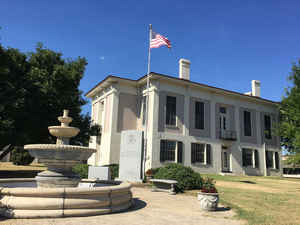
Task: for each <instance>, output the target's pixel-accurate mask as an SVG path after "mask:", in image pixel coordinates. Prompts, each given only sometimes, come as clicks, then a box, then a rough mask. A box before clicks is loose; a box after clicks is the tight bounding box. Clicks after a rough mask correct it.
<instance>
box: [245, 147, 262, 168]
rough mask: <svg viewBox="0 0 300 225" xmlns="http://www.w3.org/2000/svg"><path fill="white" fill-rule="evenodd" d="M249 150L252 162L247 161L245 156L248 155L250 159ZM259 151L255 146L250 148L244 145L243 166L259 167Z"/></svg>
mask: <svg viewBox="0 0 300 225" xmlns="http://www.w3.org/2000/svg"><path fill="white" fill-rule="evenodd" d="M247 151H248V156H246V152H247ZM249 152H251V153H250V154H251V155H250V159H251V160H250V161H251V163H246V162H245V161H244V160H246V159H245V156H246V157H248V159H249ZM259 158H260V157H259V151H258V150H257V149H254V148H248V147H243V148H242V166H243V167H244V168H253V169H259Z"/></svg>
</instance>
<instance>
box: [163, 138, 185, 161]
mask: <svg viewBox="0 0 300 225" xmlns="http://www.w3.org/2000/svg"><path fill="white" fill-rule="evenodd" d="M163 142H165V143H166V145H165V147H166V150H163V151H170V150H168V149H167V146H168V142H174V143H175V149H174V160H173V159H171V160H170V159H166V157H165V156H164V158H163V160H162V154H164V153H162V147H163V146H162V145H163ZM159 151H160V152H159V153H160V160H159V161H160V163H183V158H184V155H183V143H182V142H181V141H176V140H171V139H161V140H160V148H159ZM179 151H181V152H179ZM180 155H181V156H180Z"/></svg>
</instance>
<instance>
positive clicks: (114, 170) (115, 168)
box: [108, 164, 119, 180]
mask: <svg viewBox="0 0 300 225" xmlns="http://www.w3.org/2000/svg"><path fill="white" fill-rule="evenodd" d="M108 167H109V169H110V175H111V179H112V180H114V179H115V178H117V177H119V164H111V165H108Z"/></svg>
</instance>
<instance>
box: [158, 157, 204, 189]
mask: <svg viewBox="0 0 300 225" xmlns="http://www.w3.org/2000/svg"><path fill="white" fill-rule="evenodd" d="M155 172H156V171H155ZM154 178H155V179H171V180H176V181H177V182H178V184H177V185H176V186H177V188H178V191H181V192H183V191H184V190H191V189H201V188H202V178H201V176H200V174H199V173H196V172H194V171H193V169H192V168H191V167H186V166H183V165H181V164H177V163H171V164H167V165H166V166H165V167H160V168H158V170H157V172H156V173H155V175H154Z"/></svg>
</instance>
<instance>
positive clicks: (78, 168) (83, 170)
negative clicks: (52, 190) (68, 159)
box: [72, 164, 89, 179]
mask: <svg viewBox="0 0 300 225" xmlns="http://www.w3.org/2000/svg"><path fill="white" fill-rule="evenodd" d="M72 171H73V172H74V173H77V174H78V175H79V176H80V178H81V179H87V178H88V172H89V165H88V164H77V165H75V166H74V167H73V168H72Z"/></svg>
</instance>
